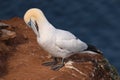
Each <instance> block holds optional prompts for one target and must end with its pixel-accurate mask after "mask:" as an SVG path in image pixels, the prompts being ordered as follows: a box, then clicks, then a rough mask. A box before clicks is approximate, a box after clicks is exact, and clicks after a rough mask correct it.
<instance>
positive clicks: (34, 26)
mask: <svg viewBox="0 0 120 80" xmlns="http://www.w3.org/2000/svg"><path fill="white" fill-rule="evenodd" d="M28 25H29V27H30V28H32V29H33V28H36V30H37V31H38V24H37V22H36V21H35V23H34V22H33V21H32V20H31V19H30V21H29V22H28Z"/></svg>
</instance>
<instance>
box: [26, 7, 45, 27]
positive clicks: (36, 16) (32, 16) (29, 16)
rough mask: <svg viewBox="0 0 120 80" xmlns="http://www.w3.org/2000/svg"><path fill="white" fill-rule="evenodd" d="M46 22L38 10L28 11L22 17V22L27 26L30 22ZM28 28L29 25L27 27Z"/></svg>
mask: <svg viewBox="0 0 120 80" xmlns="http://www.w3.org/2000/svg"><path fill="white" fill-rule="evenodd" d="M45 20H46V18H45V16H44V14H43V12H42V11H41V10H40V9H38V8H32V9H29V10H28V11H27V12H26V13H25V15H24V21H25V23H26V24H27V25H29V23H30V21H32V22H33V23H35V22H37V23H38V22H44V21H45ZM29 26H30V25H29Z"/></svg>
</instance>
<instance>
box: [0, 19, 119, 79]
mask: <svg viewBox="0 0 120 80" xmlns="http://www.w3.org/2000/svg"><path fill="white" fill-rule="evenodd" d="M3 22H5V23H7V24H9V25H12V26H14V28H15V33H16V37H15V38H13V39H9V40H7V41H4V42H5V43H6V46H7V47H8V46H9V47H11V48H10V50H9V51H7V50H6V51H7V52H8V54H9V55H11V56H8V57H7V65H5V66H6V71H7V73H6V74H4V75H2V76H1V77H0V80H120V76H119V74H118V73H117V70H116V69H115V67H113V66H112V65H111V64H110V63H109V62H108V60H107V59H106V58H104V56H103V55H100V54H94V55H93V54H88V53H84V54H80V53H78V54H75V55H72V56H71V57H69V58H68V59H67V61H66V64H65V66H64V67H63V68H61V69H60V70H59V71H53V70H51V69H50V67H46V66H43V65H42V63H43V62H45V61H48V60H51V59H50V57H48V53H47V52H45V51H44V50H43V49H42V48H41V47H40V46H39V45H38V43H37V42H36V36H35V34H34V32H33V31H32V30H31V29H30V28H29V27H27V25H26V24H25V23H24V21H23V19H20V18H13V19H11V20H6V21H3ZM5 43H4V44H5ZM3 63H4V62H3ZM2 73H4V72H2Z"/></svg>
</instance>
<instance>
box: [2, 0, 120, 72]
mask: <svg viewBox="0 0 120 80" xmlns="http://www.w3.org/2000/svg"><path fill="white" fill-rule="evenodd" d="M0 3H1V4H0V20H3V19H11V18H13V17H16V16H18V17H21V18H23V16H24V13H25V12H26V11H27V10H28V9H29V8H33V7H36V8H40V9H41V10H42V11H43V12H44V13H45V15H46V17H47V19H48V20H49V21H50V22H51V23H52V24H53V25H54V26H55V27H56V28H61V29H65V30H68V31H70V32H72V33H74V34H75V35H76V36H77V37H78V38H80V39H81V40H83V41H84V42H87V43H90V44H93V45H95V46H97V47H98V48H99V49H100V50H101V51H103V53H104V56H105V57H106V58H107V59H108V60H109V61H110V63H111V64H113V65H114V66H115V67H116V68H117V69H118V71H119V73H120V62H119V61H120V42H119V41H120V0H0ZM18 25H19V24H18Z"/></svg>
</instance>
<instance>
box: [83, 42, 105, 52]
mask: <svg viewBox="0 0 120 80" xmlns="http://www.w3.org/2000/svg"><path fill="white" fill-rule="evenodd" d="M87 45H88V48H87V49H85V50H84V51H92V52H95V53H98V54H103V53H102V52H101V51H100V50H99V49H97V48H96V47H95V46H93V45H91V44H87Z"/></svg>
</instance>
